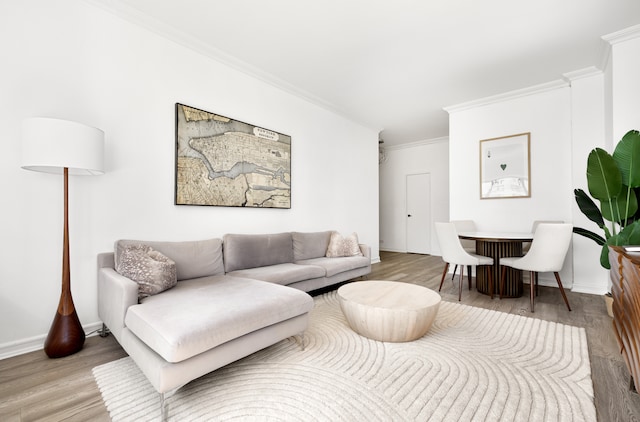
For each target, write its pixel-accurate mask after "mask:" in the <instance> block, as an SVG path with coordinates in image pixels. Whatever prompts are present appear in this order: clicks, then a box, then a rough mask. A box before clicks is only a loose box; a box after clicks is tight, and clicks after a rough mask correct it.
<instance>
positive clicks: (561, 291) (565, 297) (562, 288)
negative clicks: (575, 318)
mask: <svg viewBox="0 0 640 422" xmlns="http://www.w3.org/2000/svg"><path fill="white" fill-rule="evenodd" d="M553 275H555V276H556V281H557V282H558V287H560V293H562V298H563V299H564V303H566V304H567V309H569V311H571V306H569V300H568V299H567V295H566V293H565V292H564V287H562V281H560V274H558V273H557V272H555V273H553Z"/></svg>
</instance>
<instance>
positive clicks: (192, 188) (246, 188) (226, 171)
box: [175, 103, 291, 208]
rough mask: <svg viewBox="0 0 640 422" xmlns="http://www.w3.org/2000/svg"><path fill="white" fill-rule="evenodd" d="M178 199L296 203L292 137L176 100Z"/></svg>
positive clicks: (183, 202)
mask: <svg viewBox="0 0 640 422" xmlns="http://www.w3.org/2000/svg"><path fill="white" fill-rule="evenodd" d="M175 187H176V189H175V204H176V205H215V206H224V207H255V208H291V137H290V136H288V135H284V134H282V133H278V132H274V131H272V130H269V129H265V128H263V127H259V126H254V125H250V124H248V123H243V122H240V121H237V120H233V119H230V118H228V117H224V116H221V115H219V114H214V113H210V112H208V111H203V110H199V109H197V108H193V107H189V106H186V105H184V104H179V103H176V183H175Z"/></svg>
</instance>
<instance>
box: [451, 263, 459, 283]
mask: <svg viewBox="0 0 640 422" xmlns="http://www.w3.org/2000/svg"><path fill="white" fill-rule="evenodd" d="M456 271H458V264H456V266H455V267H453V275H452V276H451V280H453V279H454V278H456Z"/></svg>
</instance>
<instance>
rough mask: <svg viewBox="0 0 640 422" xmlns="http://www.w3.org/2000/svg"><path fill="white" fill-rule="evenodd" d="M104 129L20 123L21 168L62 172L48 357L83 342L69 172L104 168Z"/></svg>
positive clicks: (52, 121)
mask: <svg viewBox="0 0 640 422" xmlns="http://www.w3.org/2000/svg"><path fill="white" fill-rule="evenodd" d="M103 155H104V132H102V131H101V130H100V129H96V128H93V127H89V126H85V125H83V124H80V123H75V122H70V121H67V120H58V119H49V118H43V117H35V118H30V119H25V120H24V121H23V125H22V168H23V169H26V170H33V171H40V172H45V173H55V174H63V175H64V232H63V240H62V292H61V294H60V301H59V303H58V309H57V312H56V315H55V318H54V320H53V323H52V324H51V328H50V329H49V334H48V335H47V339H46V340H45V343H44V351H45V353H46V354H47V356H49V357H50V358H61V357H64V356H68V355H71V354H73V353H76V352H77V351H79V350H80V349H82V346H83V344H84V338H85V334H84V329H83V328H82V325H81V324H80V320H79V319H78V315H77V313H76V310H75V306H74V304H73V298H72V297H71V272H70V267H69V193H68V192H69V175H70V174H72V175H97V174H103V173H104V170H103V167H104V163H103V161H104V159H103Z"/></svg>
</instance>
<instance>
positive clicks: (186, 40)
mask: <svg viewBox="0 0 640 422" xmlns="http://www.w3.org/2000/svg"><path fill="white" fill-rule="evenodd" d="M83 1H84V2H85V3H88V4H90V5H93V6H95V7H97V8H99V9H102V10H104V11H106V12H108V13H110V14H112V15H115V16H117V17H119V18H121V19H123V20H125V21H127V22H129V23H132V24H134V25H136V26H139V27H142V28H144V29H147V30H148V31H150V32H153V33H154V34H156V35H159V36H160V37H162V38H165V39H167V40H169V41H172V42H174V43H176V44H179V45H181V46H182V47H185V48H188V49H190V50H192V51H195V52H196V53H199V54H202V55H203V56H206V57H208V58H209V59H212V60H214V61H217V62H218V63H221V64H223V65H225V66H227V67H230V68H232V69H234V70H236V71H238V72H241V73H244V74H245V75H247V76H250V77H252V78H255V79H258V80H260V81H262V82H264V83H266V84H268V85H271V86H273V87H275V88H278V89H280V90H282V91H285V92H287V93H289V94H291V95H293V96H296V97H298V98H301V99H303V100H305V101H308V102H310V103H312V104H315V105H317V106H319V107H321V108H323V109H325V110H327V111H330V112H332V113H335V114H337V115H340V116H342V117H344V118H346V119H348V120H350V121H352V122H354V123H357V124H359V125H361V126H364V127H366V128H370V129H373V130H376V129H377V128H376V127H375V125H373V124H372V123H371V122H365V121H363V120H361V119H358V118H356V117H353V116H351V115H349V113H347V112H346V111H345V110H343V109H341V108H339V107H337V106H336V105H335V104H333V103H330V102H328V101H326V100H324V99H322V98H320V97H318V96H316V95H314V94H312V93H310V92H308V91H306V90H303V89H300V88H298V87H296V86H294V85H293V84H291V83H289V82H286V81H284V80H283V79H280V78H278V77H276V76H275V75H273V74H271V73H268V72H265V71H263V70H262V69H260V68H258V67H256V66H253V65H251V64H249V63H247V62H245V61H242V60H240V59H238V58H236V57H234V56H232V55H231V54H228V53H226V52H224V51H222V50H220V49H218V48H215V47H212V46H211V45H209V44H206V43H204V42H202V41H200V40H199V39H198V38H196V37H193V36H191V35H189V34H187V33H185V32H183V31H180V30H178V29H176V28H175V27H173V26H171V25H168V24H166V23H164V22H162V21H160V20H158V19H155V18H153V17H151V16H149V15H147V14H145V13H143V12H141V11H140V10H138V9H136V8H134V7H131V6H129V5H127V4H125V3H124V2H123V1H122V0H83Z"/></svg>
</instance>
